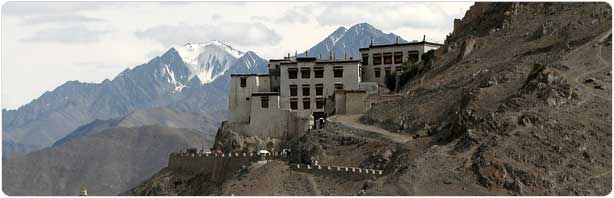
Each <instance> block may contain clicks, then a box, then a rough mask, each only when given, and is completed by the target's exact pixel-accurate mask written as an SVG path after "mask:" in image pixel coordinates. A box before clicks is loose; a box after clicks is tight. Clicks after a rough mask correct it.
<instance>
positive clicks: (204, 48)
mask: <svg viewBox="0 0 614 198" xmlns="http://www.w3.org/2000/svg"><path fill="white" fill-rule="evenodd" d="M174 48H175V49H176V50H177V51H178V52H179V55H180V56H181V58H182V59H183V61H184V62H185V65H186V66H187V67H188V69H189V70H190V76H189V77H188V79H192V78H193V77H194V76H197V77H198V78H199V79H200V81H201V82H202V83H203V84H206V83H209V82H211V81H213V80H215V79H216V78H218V77H220V76H222V75H223V74H224V72H226V70H228V69H229V68H230V66H232V65H233V64H234V63H235V62H236V61H237V60H238V59H239V58H240V57H242V56H243V55H244V54H245V53H243V52H242V51H239V50H236V49H234V48H232V47H231V46H229V45H226V44H224V43H222V42H219V41H211V42H208V43H186V44H185V45H183V46H175V47H174Z"/></svg>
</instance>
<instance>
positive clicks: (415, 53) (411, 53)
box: [407, 51, 420, 63]
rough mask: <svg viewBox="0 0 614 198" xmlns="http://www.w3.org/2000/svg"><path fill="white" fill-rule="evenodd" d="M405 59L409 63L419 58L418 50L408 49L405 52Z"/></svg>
mask: <svg viewBox="0 0 614 198" xmlns="http://www.w3.org/2000/svg"><path fill="white" fill-rule="evenodd" d="M407 59H408V60H409V62H410V63H415V62H418V60H420V52H418V51H409V52H407Z"/></svg>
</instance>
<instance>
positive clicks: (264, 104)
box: [260, 96, 269, 109]
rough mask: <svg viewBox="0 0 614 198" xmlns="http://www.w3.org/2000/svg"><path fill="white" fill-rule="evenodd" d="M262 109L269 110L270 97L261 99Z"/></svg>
mask: <svg viewBox="0 0 614 198" xmlns="http://www.w3.org/2000/svg"><path fill="white" fill-rule="evenodd" d="M260 107H262V108H264V109H266V108H269V97H268V96H261V97H260Z"/></svg>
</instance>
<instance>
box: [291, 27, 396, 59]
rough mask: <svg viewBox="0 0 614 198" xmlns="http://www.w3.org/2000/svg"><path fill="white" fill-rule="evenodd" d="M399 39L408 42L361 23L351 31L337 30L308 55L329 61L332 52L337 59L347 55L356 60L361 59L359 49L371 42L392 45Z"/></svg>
mask: <svg viewBox="0 0 614 198" xmlns="http://www.w3.org/2000/svg"><path fill="white" fill-rule="evenodd" d="M397 38H399V42H400V43H405V42H407V41H406V40H404V39H403V38H401V37H400V36H398V35H396V34H394V33H388V34H386V33H384V32H382V31H381V30H379V29H377V28H375V27H373V26H372V25H370V24H368V23H359V24H356V25H354V26H352V27H350V28H349V29H347V28H345V27H339V28H337V30H335V31H334V32H333V33H331V34H330V35H328V36H327V37H326V38H324V40H322V41H320V42H319V43H318V44H316V45H315V46H313V47H311V48H310V49H309V51H308V53H309V54H308V55H309V56H316V57H319V56H320V54H322V56H323V58H325V59H327V58H328V57H329V53H330V52H332V53H335V57H336V58H337V59H340V58H343V57H344V56H345V54H346V53H347V54H348V56H350V57H352V58H354V59H360V52H358V49H359V48H363V47H369V44H371V41H373V44H390V43H394V42H396V39H397ZM304 55H305V53H302V54H301V56H304Z"/></svg>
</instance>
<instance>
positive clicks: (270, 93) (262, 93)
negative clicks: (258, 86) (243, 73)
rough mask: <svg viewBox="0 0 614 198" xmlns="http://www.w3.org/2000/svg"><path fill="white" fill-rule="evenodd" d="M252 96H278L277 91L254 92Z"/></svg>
mask: <svg viewBox="0 0 614 198" xmlns="http://www.w3.org/2000/svg"><path fill="white" fill-rule="evenodd" d="M252 96H279V92H254V93H252Z"/></svg>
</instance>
